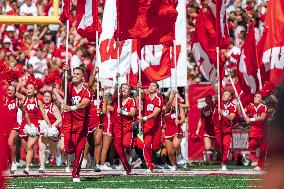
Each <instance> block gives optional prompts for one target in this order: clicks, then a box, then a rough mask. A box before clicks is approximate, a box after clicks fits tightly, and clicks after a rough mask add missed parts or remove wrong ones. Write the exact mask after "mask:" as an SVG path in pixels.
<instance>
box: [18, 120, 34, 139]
mask: <svg viewBox="0 0 284 189" xmlns="http://www.w3.org/2000/svg"><path fill="white" fill-rule="evenodd" d="M30 121H31V123H32V124H34V125H35V127H36V128H37V129H38V132H39V124H38V120H37V119H36V120H32V119H31V120H30ZM26 124H27V123H26V122H25V121H23V122H22V124H21V126H20V129H19V136H20V137H21V138H26V137H28V135H26V134H25V133H24V128H25V125H26Z"/></svg>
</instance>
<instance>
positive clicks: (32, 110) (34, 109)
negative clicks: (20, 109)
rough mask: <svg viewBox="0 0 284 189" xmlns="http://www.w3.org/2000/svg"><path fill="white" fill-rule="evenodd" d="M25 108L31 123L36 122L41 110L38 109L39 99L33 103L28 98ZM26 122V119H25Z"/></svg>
mask: <svg viewBox="0 0 284 189" xmlns="http://www.w3.org/2000/svg"><path fill="white" fill-rule="evenodd" d="M24 108H25V110H26V111H27V113H28V115H29V117H30V120H31V122H36V123H37V121H38V119H39V111H40V110H39V108H38V99H37V98H35V99H34V100H33V101H31V100H30V99H29V98H28V97H26V99H25V103H24ZM23 121H24V117H23Z"/></svg>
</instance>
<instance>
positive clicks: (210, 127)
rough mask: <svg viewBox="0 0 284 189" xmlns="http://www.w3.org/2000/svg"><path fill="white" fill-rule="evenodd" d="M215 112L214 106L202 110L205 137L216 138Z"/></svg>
mask: <svg viewBox="0 0 284 189" xmlns="http://www.w3.org/2000/svg"><path fill="white" fill-rule="evenodd" d="M213 112H214V110H213V106H206V107H204V108H202V110H201V117H202V118H203V119H204V137H209V138H215V133H214V124H213V123H212V117H213Z"/></svg>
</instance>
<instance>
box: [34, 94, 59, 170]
mask: <svg viewBox="0 0 284 189" xmlns="http://www.w3.org/2000/svg"><path fill="white" fill-rule="evenodd" d="M43 108H44V110H45V113H46V115H47V117H48V119H49V121H50V123H51V127H46V126H45V125H46V123H45V121H44V120H43V121H42V122H40V123H42V124H41V125H40V127H41V132H40V136H39V140H38V144H39V162H40V168H39V170H38V172H39V173H45V167H44V163H45V149H46V146H47V145H49V147H50V152H51V154H52V155H55V154H56V146H57V143H58V141H59V139H60V129H59V126H60V125H61V122H62V117H61V113H60V110H59V108H58V107H57V106H56V105H55V104H54V103H53V102H52V93H51V92H50V91H45V92H44V94H43Z"/></svg>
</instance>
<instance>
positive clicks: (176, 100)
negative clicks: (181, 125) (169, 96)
mask: <svg viewBox="0 0 284 189" xmlns="http://www.w3.org/2000/svg"><path fill="white" fill-rule="evenodd" d="M174 65H175V86H174V87H175V90H176V95H175V103H176V106H175V108H176V116H177V117H178V112H179V111H178V90H177V59H176V41H175V40H174Z"/></svg>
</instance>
